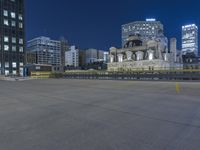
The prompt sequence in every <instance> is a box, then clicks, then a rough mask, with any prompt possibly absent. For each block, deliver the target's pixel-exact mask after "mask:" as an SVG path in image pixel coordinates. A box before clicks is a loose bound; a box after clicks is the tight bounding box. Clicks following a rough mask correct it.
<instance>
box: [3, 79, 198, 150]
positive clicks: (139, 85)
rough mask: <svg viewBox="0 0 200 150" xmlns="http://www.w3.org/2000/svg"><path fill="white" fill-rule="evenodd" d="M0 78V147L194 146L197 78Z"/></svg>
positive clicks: (103, 149)
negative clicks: (162, 80)
mask: <svg viewBox="0 0 200 150" xmlns="http://www.w3.org/2000/svg"><path fill="white" fill-rule="evenodd" d="M178 86H179V90H178V91H177V83H175V82H143V81H141V82H139V81H93V80H53V79H49V80H29V81H23V82H9V81H0V149H1V150H199V147H200V142H199V141H200V83H198V82H188V83H187V82H185V83H184V82H182V83H179V84H178Z"/></svg>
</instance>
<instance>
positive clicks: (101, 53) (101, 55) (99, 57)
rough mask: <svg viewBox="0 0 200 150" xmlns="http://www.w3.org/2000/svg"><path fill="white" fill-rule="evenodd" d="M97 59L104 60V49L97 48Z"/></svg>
mask: <svg viewBox="0 0 200 150" xmlns="http://www.w3.org/2000/svg"><path fill="white" fill-rule="evenodd" d="M98 61H99V62H103V61H104V51H103V50H98Z"/></svg>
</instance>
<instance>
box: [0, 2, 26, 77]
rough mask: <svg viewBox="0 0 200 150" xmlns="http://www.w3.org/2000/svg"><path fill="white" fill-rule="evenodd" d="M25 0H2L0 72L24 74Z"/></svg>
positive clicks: (0, 3)
mask: <svg viewBox="0 0 200 150" xmlns="http://www.w3.org/2000/svg"><path fill="white" fill-rule="evenodd" d="M24 63H25V33H24V1H23V0H1V1H0V74H5V75H8V74H17V75H23V66H24Z"/></svg>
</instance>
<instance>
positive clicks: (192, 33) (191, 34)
mask: <svg viewBox="0 0 200 150" xmlns="http://www.w3.org/2000/svg"><path fill="white" fill-rule="evenodd" d="M182 52H183V54H184V55H185V54H187V53H194V54H195V55H196V56H197V55H198V27H197V26H196V25H195V24H191V25H186V26H183V27H182Z"/></svg>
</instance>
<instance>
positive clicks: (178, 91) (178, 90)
mask: <svg viewBox="0 0 200 150" xmlns="http://www.w3.org/2000/svg"><path fill="white" fill-rule="evenodd" d="M180 92H181V86H180V83H178V82H177V83H176V93H180Z"/></svg>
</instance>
